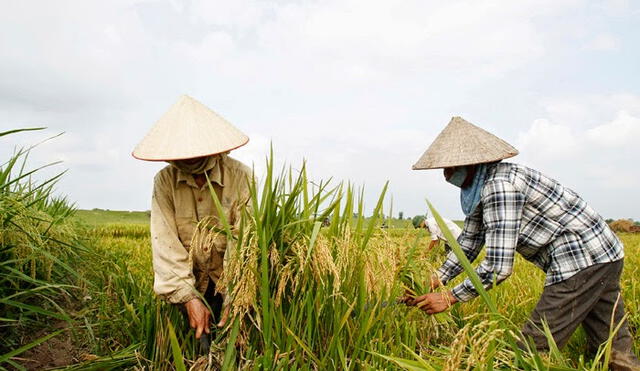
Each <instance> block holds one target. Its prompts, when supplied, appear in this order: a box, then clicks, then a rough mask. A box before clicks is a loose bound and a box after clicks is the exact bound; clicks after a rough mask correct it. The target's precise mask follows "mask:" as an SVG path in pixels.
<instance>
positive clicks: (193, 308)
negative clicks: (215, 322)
mask: <svg viewBox="0 0 640 371" xmlns="http://www.w3.org/2000/svg"><path fill="white" fill-rule="evenodd" d="M184 307H185V308H186V309H187V315H188V316H189V325H190V326H191V328H194V329H196V339H200V336H202V332H203V331H204V332H206V333H207V334H208V333H209V332H210V331H211V330H210V329H209V318H210V317H211V312H209V309H207V307H206V306H205V305H204V304H203V303H202V301H200V299H198V298H193V299H191V300H189V301H188V302H186V303H184Z"/></svg>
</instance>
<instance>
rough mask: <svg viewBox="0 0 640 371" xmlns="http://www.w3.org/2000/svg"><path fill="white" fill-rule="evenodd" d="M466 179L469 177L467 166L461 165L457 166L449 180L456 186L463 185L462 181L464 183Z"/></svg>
mask: <svg viewBox="0 0 640 371" xmlns="http://www.w3.org/2000/svg"><path fill="white" fill-rule="evenodd" d="M465 179H467V167H466V166H460V167H458V168H456V170H455V171H454V172H453V174H451V176H450V177H449V179H447V182H449V183H451V184H453V185H454V186H456V187H462V183H464V181H465Z"/></svg>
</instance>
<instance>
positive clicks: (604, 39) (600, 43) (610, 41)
mask: <svg viewBox="0 0 640 371" xmlns="http://www.w3.org/2000/svg"><path fill="white" fill-rule="evenodd" d="M584 48H585V49H587V50H594V51H616V50H618V49H620V41H619V40H618V39H617V38H616V37H615V36H613V35H611V34H606V33H605V34H600V35H596V36H595V37H594V38H593V39H591V40H590V41H589V42H587V44H586V45H585V46H584Z"/></svg>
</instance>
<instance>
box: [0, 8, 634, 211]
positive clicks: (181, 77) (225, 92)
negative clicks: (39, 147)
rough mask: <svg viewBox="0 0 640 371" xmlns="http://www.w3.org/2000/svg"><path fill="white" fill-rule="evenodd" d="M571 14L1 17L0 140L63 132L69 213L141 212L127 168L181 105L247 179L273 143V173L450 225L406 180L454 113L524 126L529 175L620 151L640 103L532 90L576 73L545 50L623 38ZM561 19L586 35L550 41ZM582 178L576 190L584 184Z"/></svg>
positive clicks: (135, 12)
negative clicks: (226, 145) (203, 120)
mask: <svg viewBox="0 0 640 371" xmlns="http://www.w3.org/2000/svg"><path fill="white" fill-rule="evenodd" d="M623 5H624V4H623ZM586 8H588V6H587V2H586V0H561V1H557V0H556V1H553V0H543V1H534V0H525V1H517V2H516V1H512V2H496V1H493V0H458V1H447V2H427V1H422V0H409V1H403V2H389V1H382V0H369V1H365V0H328V1H315V0H295V1H294V0H292V1H264V0H238V1H208V0H193V1H178V0H171V1H163V0H154V1H147V0H145V1H125V0H121V1H120V0H118V1H108V2H99V3H96V2H87V1H80V0H78V1H72V0H61V1H56V2H55V3H53V2H45V3H41V2H31V1H19V2H10V3H7V4H3V9H2V11H1V12H0V126H2V127H3V128H4V127H5V126H6V127H16V126H28V125H36V124H42V125H46V126H49V127H51V128H52V131H54V132H57V131H62V130H64V131H67V132H68V135H67V137H66V138H64V139H61V140H60V142H59V144H57V145H52V146H50V147H46V148H43V154H42V156H43V157H48V158H63V159H65V160H66V161H67V166H68V167H69V168H70V169H71V171H70V174H69V175H68V177H67V178H65V183H64V184H65V185H64V187H65V188H64V190H65V191H67V192H68V193H70V195H71V197H72V198H73V199H77V200H79V201H80V205H81V206H83V207H109V208H117V207H122V208H137V209H143V208H147V207H148V186H149V183H150V181H151V175H152V173H153V171H155V170H157V166H156V165H152V164H148V163H143V162H136V161H134V160H132V159H131V158H130V156H129V153H130V151H131V149H132V148H133V146H134V145H135V144H136V142H137V141H138V140H139V139H140V138H142V136H143V135H144V133H145V131H146V130H147V129H148V128H149V127H150V126H151V125H152V123H153V121H154V120H156V119H157V118H158V117H159V116H160V115H161V114H162V112H163V111H164V110H165V109H166V108H167V107H169V105H170V104H171V103H173V101H174V100H175V99H176V97H177V96H179V95H180V94H182V93H188V94H191V95H193V96H195V97H196V98H198V99H199V100H201V101H202V102H204V103H206V104H207V105H209V106H211V108H213V109H214V110H216V111H217V112H219V113H220V114H221V115H222V116H224V117H226V118H227V119H229V120H230V121H231V122H233V123H235V124H236V125H237V126H238V127H240V128H241V129H242V130H244V131H245V132H247V133H248V134H249V135H250V136H251V142H250V144H249V145H248V146H246V147H245V148H243V149H240V150H238V151H236V152H235V153H234V155H236V156H237V157H239V158H241V159H242V160H244V161H245V162H247V163H251V162H254V163H255V164H256V168H258V169H259V168H260V167H261V166H263V159H264V155H265V154H266V151H267V149H268V146H269V143H270V141H273V143H274V146H275V149H276V151H277V155H278V157H279V158H280V159H283V160H286V161H288V162H291V163H293V164H299V162H300V160H301V159H302V158H303V157H304V158H307V159H308V160H309V167H310V171H311V174H312V176H314V177H316V178H328V177H334V178H336V179H351V180H353V181H354V182H355V183H356V184H366V186H367V188H368V189H369V190H371V191H372V194H373V196H372V197H370V198H369V199H368V202H369V203H372V202H374V201H373V199H374V198H375V192H376V191H377V190H378V189H379V188H380V187H381V186H382V184H383V183H384V181H386V180H387V179H389V180H391V187H392V192H393V194H394V204H395V206H394V208H395V209H396V210H397V211H400V210H403V211H405V215H414V214H416V213H418V212H422V211H424V207H425V205H424V198H425V197H426V196H429V197H430V198H431V199H432V200H433V201H434V202H436V203H439V204H440V205H443V206H442V207H443V211H444V212H445V213H447V214H449V215H452V216H453V215H456V216H458V217H459V216H460V211H459V207H458V204H457V194H456V192H455V189H453V188H452V187H449V186H448V185H447V184H446V183H444V182H442V179H441V174H440V172H437V171H436V172H412V171H410V170H409V169H410V166H411V164H412V163H413V162H415V160H416V159H417V157H418V156H419V155H420V154H421V153H422V152H423V151H424V150H425V149H426V147H427V146H428V144H429V143H430V141H431V140H432V139H433V137H435V135H436V134H437V133H438V132H439V130H440V129H441V128H442V127H443V126H444V125H445V124H446V122H447V120H448V118H449V117H451V116H453V115H457V114H464V115H465V117H466V118H468V119H469V120H471V121H472V122H475V120H476V118H478V117H479V119H480V120H484V121H486V122H491V123H495V124H494V125H495V126H494V127H493V128H491V129H492V130H493V129H495V130H496V134H497V135H499V136H503V135H501V134H504V133H507V134H505V135H507V137H506V139H510V138H517V135H518V132H519V131H522V130H520V129H519V128H517V127H513V126H511V125H510V124H511V123H512V122H513V121H512V120H510V118H513V117H518V118H520V115H522V118H521V119H522V120H525V121H526V122H528V123H533V124H532V126H531V127H530V128H527V129H526V130H525V131H526V133H524V134H522V137H521V140H522V145H523V149H526V150H527V151H526V152H528V153H538V154H540V159H539V163H541V164H546V163H547V162H543V161H542V159H543V158H544V157H545V156H546V159H545V161H548V162H549V163H553V159H554V158H555V157H557V156H573V157H577V158H582V156H589V154H588V153H587V154H585V153H584V152H583V151H584V149H585V148H586V147H587V144H585V143H587V142H588V141H590V139H589V134H587V133H595V134H591V135H592V136H597V137H602V138H606V140H604V139H603V140H602V141H601V143H600V144H598V145H597V146H596V144H594V143H592V141H591V142H589V145H590V146H594V147H593V148H598V150H599V151H600V150H602V151H605V152H603V156H609V152H606V151H609V150H610V149H606V148H605V149H600V147H598V146H603V145H604V144H605V143H618V142H619V141H620V140H623V139H624V137H629V136H631V135H635V134H633V133H635V132H634V131H633V130H634V129H633V127H630V126H629V125H630V123H633V122H635V121H633V120H634V119H635V118H637V117H640V104H638V102H640V97H638V96H636V95H630V94H626V95H625V94H620V95H614V94H604V95H600V96H596V95H593V96H587V97H581V98H580V99H576V97H575V91H573V90H572V88H573V87H571V88H566V87H567V86H569V84H570V83H569V82H563V84H564V85H563V84H560V83H557V81H547V79H548V77H547V71H559V73H562V72H563V71H564V72H565V73H566V74H567V75H568V76H569V75H571V73H572V72H573V70H574V69H575V65H574V64H573V63H574V62H575V60H581V59H580V58H579V57H580V56H581V55H580V54H578V55H577V56H576V55H573V54H571V56H570V57H571V58H567V60H568V62H567V61H566V60H562V59H556V57H557V56H558V55H561V56H562V57H565V56H566V55H565V54H561V53H559V51H562V52H563V53H564V52H565V51H567V50H568V51H570V52H574V53H583V52H584V50H582V49H580V48H579V46H580V45H581V43H583V42H585V38H586V37H595V41H598V40H597V38H598V37H599V36H598V35H601V36H602V40H599V41H598V42H597V43H596V44H597V45H599V46H600V47H611V45H612V43H611V41H612V40H614V41H615V40H622V38H620V37H619V35H618V34H611V33H606V32H603V31H602V29H606V27H604V28H602V29H601V28H598V27H592V25H591V24H590V23H588V22H585V19H588V17H587V16H585V15H583V14H581V13H580V12H576V9H586ZM558 19H562V20H563V21H562V22H559V21H558ZM565 20H566V21H567V23H570V24H578V25H580V27H581V28H584V34H580V35H578V36H576V35H570V36H567V35H565V28H564V27H563V24H564V23H565ZM560 23H562V24H560ZM589 35H591V36H589ZM594 35H595V36H594ZM607 38H608V39H607ZM576 40H578V41H576ZM606 41H608V42H609V44H607V42H606ZM574 43H575V44H574ZM625 45H626V39H625ZM618 46H620V47H623V46H624V45H622V44H621V43H619V44H618ZM614 54H616V53H608V54H606V55H614ZM572 58H573V59H572ZM540 71H542V72H540ZM591 72H592V71H587V72H584V74H585V76H586V80H587V81H588V80H589V78H590V75H589V74H591ZM595 76H597V75H595ZM581 77H582V76H581ZM523 81H525V82H523ZM531 81H534V82H535V83H531ZM581 82H582V80H581ZM537 84H539V85H540V86H538V85H537ZM612 84H613V83H612ZM562 87H565V88H566V89H565V90H563V89H562ZM598 88H600V86H598ZM613 88H614V89H615V88H617V87H615V86H614V87H613ZM536 89H538V90H536ZM556 89H557V90H556ZM609 89H611V86H609ZM549 91H553V92H554V95H555V96H552V97H548V96H549V93H548V92H549ZM603 91H606V89H605V90H603ZM528 94H530V95H528ZM563 94H564V95H563ZM513 96H521V97H522V98H520V99H521V100H522V105H521V106H519V107H513V106H511V105H510V103H511V102H513V101H514V100H512V99H511V98H512V97H513ZM538 100H542V101H543V102H545V103H544V107H545V109H546V111H545V112H544V114H542V115H539V114H538V113H537V112H535V118H539V120H537V121H535V122H534V121H533V118H531V117H530V115H534V113H523V112H522V110H520V108H522V107H526V108H529V107H530V106H534V104H533V103H535V101H538ZM532 101H533V103H532ZM623 111H624V112H626V114H627V115H628V117H626V118H625V116H623V115H622V113H621V112H623ZM530 118H531V119H530ZM603 125H610V126H603ZM611 125H613V126H611ZM625 125H626V126H625ZM601 126H602V128H600V129H598V127H601ZM589 130H591V131H589ZM611 130H617V131H621V130H626V132H627V133H629V134H627V135H626V136H622V135H618V134H615V135H614V134H611V133H610V131H611ZM598 131H600V132H601V133H604V134H599V133H598ZM509 133H512V135H511V137H509V135H510V134H509ZM607 135H608V136H607ZM529 151H531V152H529ZM522 152H523V155H524V154H525V151H524V150H523V151H522ZM43 160H44V159H43ZM536 161H538V160H536ZM556 162H557V161H556ZM535 163H536V162H535V161H534V164H535ZM557 168H558V169H559V172H561V173H563V174H564V173H571V172H574V171H573V170H567V169H566V168H565V167H563V166H560V165H557ZM587 170H588V169H586V166H581V167H580V170H579V171H578V170H575V172H576V174H577V173H578V172H582V173H580V174H577V175H576V176H578V175H580V176H583V177H585V176H589V177H591V175H585V174H586V172H587ZM91 171H93V172H92V173H91ZM89 173H91V174H94V175H92V176H91V177H90V178H88V176H87V174H89ZM122 179H127V180H128V184H122V181H121V180H122ZM593 179H596V180H597V174H594V175H593ZM619 179H622V177H619ZM87 181H90V185H91V186H87V185H86V182H87ZM633 182H634V179H633V176H632V177H631V180H624V181H621V186H624V184H630V183H633ZM83 183H85V185H84V186H80V185H79V184H83ZM374 190H375V191H374Z"/></svg>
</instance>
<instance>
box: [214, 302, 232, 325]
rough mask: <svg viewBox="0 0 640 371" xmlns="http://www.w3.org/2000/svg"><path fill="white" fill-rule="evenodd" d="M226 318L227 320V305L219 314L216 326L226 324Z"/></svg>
mask: <svg viewBox="0 0 640 371" xmlns="http://www.w3.org/2000/svg"><path fill="white" fill-rule="evenodd" d="M228 320H229V306H226V307H225V308H224V309H223V310H222V315H221V316H220V321H218V324H217V325H216V326H218V327H224V326H226V325H227V321H228Z"/></svg>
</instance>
